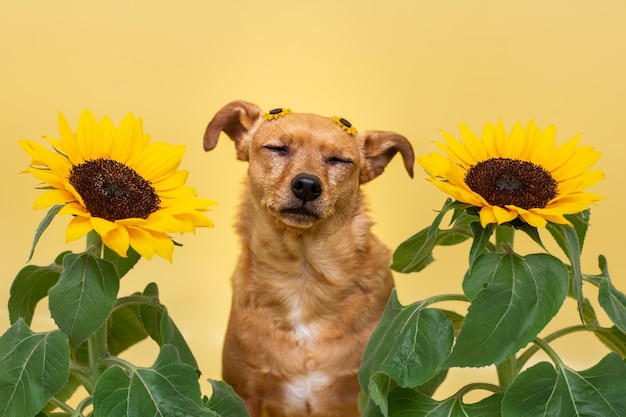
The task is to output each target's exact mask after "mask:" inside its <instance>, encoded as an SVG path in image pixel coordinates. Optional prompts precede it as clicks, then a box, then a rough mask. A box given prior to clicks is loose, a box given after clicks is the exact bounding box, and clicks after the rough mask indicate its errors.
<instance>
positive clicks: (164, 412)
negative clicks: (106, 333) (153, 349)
mask: <svg viewBox="0 0 626 417" xmlns="http://www.w3.org/2000/svg"><path fill="white" fill-rule="evenodd" d="M93 405H94V417H126V416H168V417H169V416H181V417H182V416H198V417H215V416H217V414H216V413H214V412H212V411H210V410H207V409H205V408H204V407H203V405H202V398H201V394H200V385H199V384H198V378H197V374H196V372H195V370H194V369H193V368H192V367H191V366H189V365H187V364H185V363H183V362H181V360H180V356H179V355H178V351H177V350H176V348H175V347H174V346H172V345H163V346H162V347H161V351H160V352H159V356H158V357H157V359H156V361H155V362H154V365H152V366H151V367H150V368H135V367H131V369H127V370H124V369H122V368H120V367H117V366H114V367H111V368H109V369H107V370H106V371H105V372H104V373H103V374H102V375H101V376H100V378H99V379H98V383H97V384H96V389H95V392H94V396H93Z"/></svg>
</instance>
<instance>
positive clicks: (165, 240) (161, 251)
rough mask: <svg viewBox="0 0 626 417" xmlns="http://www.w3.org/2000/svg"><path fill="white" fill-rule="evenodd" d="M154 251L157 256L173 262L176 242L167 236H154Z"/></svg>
mask: <svg viewBox="0 0 626 417" xmlns="http://www.w3.org/2000/svg"><path fill="white" fill-rule="evenodd" d="M152 238H153V243H154V249H155V252H156V254H157V255H159V256H160V257H161V258H163V259H167V260H168V261H169V262H170V263H171V262H172V254H173V253H174V242H172V239H170V238H169V237H168V236H167V235H165V234H153V236H152Z"/></svg>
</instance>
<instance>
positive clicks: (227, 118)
mask: <svg viewBox="0 0 626 417" xmlns="http://www.w3.org/2000/svg"><path fill="white" fill-rule="evenodd" d="M262 114H263V113H262V111H261V109H260V108H259V107H258V106H257V105H255V104H252V103H248V102H247V101H243V100H238V101H233V102H231V103H228V104H227V105H225V106H224V107H222V109H221V110H220V111H218V112H217V114H216V115H215V116H213V119H212V120H211V121H210V122H209V125H208V126H207V128H206V131H205V132H204V150H205V151H210V150H211V149H213V148H215V145H217V140H218V139H219V137H220V133H221V132H224V133H226V134H227V135H228V137H230V138H231V139H232V140H233V141H234V142H235V149H236V150H237V159H241V160H242V161H247V160H248V142H247V141H246V140H245V139H247V133H248V132H249V131H250V129H251V128H252V127H253V126H254V124H255V123H256V122H257V121H258V120H259V119H260V118H261V116H262Z"/></svg>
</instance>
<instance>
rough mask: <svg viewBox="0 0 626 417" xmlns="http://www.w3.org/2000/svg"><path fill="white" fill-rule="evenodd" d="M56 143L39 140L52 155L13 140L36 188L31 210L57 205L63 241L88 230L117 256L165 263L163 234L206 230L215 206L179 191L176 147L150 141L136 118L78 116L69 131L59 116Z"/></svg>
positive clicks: (167, 248)
mask: <svg viewBox="0 0 626 417" xmlns="http://www.w3.org/2000/svg"><path fill="white" fill-rule="evenodd" d="M59 130H60V138H59V139H53V138H49V137H46V138H47V139H48V141H49V142H50V144H51V145H52V148H53V150H49V149H47V148H45V147H43V146H41V145H39V144H38V143H36V142H33V141H30V140H22V141H20V145H21V146H22V148H23V149H24V150H25V151H26V152H27V153H28V154H29V155H30V157H31V158H32V162H31V164H30V166H29V167H28V168H27V169H26V172H30V173H31V174H33V175H34V176H35V177H37V178H38V179H39V180H40V181H42V182H43V183H44V188H45V190H46V191H45V192H44V193H43V194H41V195H40V196H39V197H38V198H37V199H36V200H35V204H34V206H35V208H36V209H40V208H45V207H49V206H53V205H62V206H63V207H62V208H61V209H60V211H59V214H71V215H73V216H74V217H73V219H72V220H71V221H70V224H69V226H68V228H67V231H66V239H67V241H73V240H76V239H78V238H80V237H82V236H84V235H85V234H87V233H88V232H90V231H92V230H93V231H95V232H97V233H98V234H99V235H100V237H101V238H102V242H103V243H104V244H105V245H106V246H108V247H109V248H110V249H111V250H113V251H114V252H116V253H117V254H118V255H120V256H122V257H125V256H126V253H127V251H128V248H129V246H130V247H132V248H133V249H134V250H136V251H137V252H138V253H139V254H140V255H142V256H143V257H146V258H148V259H151V258H152V256H153V255H154V254H155V253H156V254H157V255H159V256H161V257H163V258H165V259H167V260H169V261H171V260H172V252H173V248H174V243H173V242H172V240H171V238H170V237H169V234H170V233H185V232H193V231H195V228H196V227H212V226H213V223H212V222H211V220H210V219H209V218H208V217H206V215H205V214H204V212H206V211H208V210H209V207H210V206H211V205H213V204H215V202H213V201H211V200H206V199H201V198H197V197H196V192H195V190H194V189H193V188H191V187H188V186H186V185H185V181H186V180H187V176H188V173H187V171H184V170H178V166H179V165H180V162H181V160H182V156H183V154H184V147H183V146H179V145H175V146H171V145H169V144H167V143H164V142H157V143H150V137H149V136H148V135H146V134H144V133H143V127H142V122H141V119H136V118H135V117H134V116H133V115H132V114H128V115H127V116H126V117H125V118H124V119H123V120H122V122H121V123H120V124H119V126H117V127H116V126H114V125H113V123H112V121H111V119H110V118H109V117H107V116H105V117H103V118H102V119H101V120H99V121H98V120H96V118H95V117H94V116H93V114H91V113H90V112H89V111H87V110H85V111H84V112H83V113H82V114H81V116H80V118H79V121H78V129H77V130H76V132H73V131H72V129H71V128H70V127H69V124H68V123H67V121H66V119H65V117H64V116H63V115H62V114H61V113H59Z"/></svg>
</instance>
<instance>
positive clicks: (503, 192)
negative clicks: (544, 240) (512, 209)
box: [465, 158, 558, 210]
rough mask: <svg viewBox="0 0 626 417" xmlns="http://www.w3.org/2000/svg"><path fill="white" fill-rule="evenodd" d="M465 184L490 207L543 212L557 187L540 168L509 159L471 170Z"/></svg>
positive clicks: (480, 165) (550, 176) (489, 162)
mask: <svg viewBox="0 0 626 417" xmlns="http://www.w3.org/2000/svg"><path fill="white" fill-rule="evenodd" d="M465 183H466V184H467V186H468V187H470V188H471V189H472V191H474V192H476V193H478V194H480V195H481V196H482V197H483V198H484V199H485V200H487V202H488V203H489V204H491V205H492V206H500V207H504V206H507V205H513V206H516V207H520V208H523V209H526V210H528V209H531V208H543V207H545V206H546V205H547V204H548V202H549V201H550V200H552V199H553V198H554V197H556V196H557V195H558V183H557V182H556V180H555V179H554V178H553V177H552V175H551V174H550V173H549V172H548V171H546V170H545V169H544V168H543V167H541V166H539V165H536V164H533V163H532V162H527V161H520V160H517V159H510V158H492V159H488V160H486V161H482V162H479V163H477V164H476V165H474V166H472V167H471V168H470V169H469V170H468V171H467V173H466V174H465Z"/></svg>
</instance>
